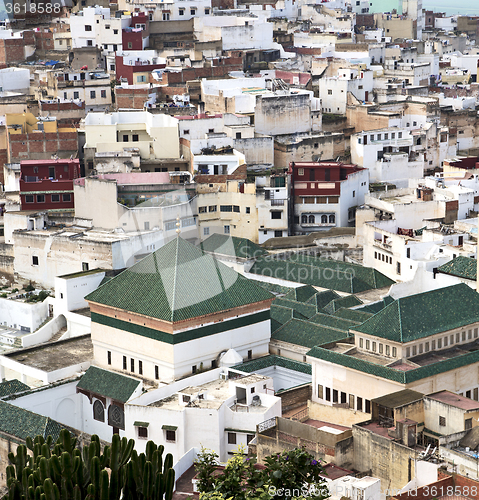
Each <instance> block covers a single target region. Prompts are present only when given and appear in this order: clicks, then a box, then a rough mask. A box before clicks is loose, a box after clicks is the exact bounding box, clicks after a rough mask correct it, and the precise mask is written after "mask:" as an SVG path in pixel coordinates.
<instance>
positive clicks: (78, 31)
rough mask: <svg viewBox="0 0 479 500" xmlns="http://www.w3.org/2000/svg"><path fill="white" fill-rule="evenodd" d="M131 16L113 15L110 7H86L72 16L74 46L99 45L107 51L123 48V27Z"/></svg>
mask: <svg viewBox="0 0 479 500" xmlns="http://www.w3.org/2000/svg"><path fill="white" fill-rule="evenodd" d="M130 19H131V16H125V15H123V16H121V17H111V15H110V9H109V8H108V7H100V6H98V5H97V6H96V7H85V8H84V9H83V10H82V11H80V12H78V13H77V14H72V15H71V16H70V31H71V38H72V47H73V48H74V49H78V48H83V47H99V48H101V49H102V50H105V51H113V52H116V51H117V50H121V49H122V33H121V31H122V29H123V28H126V27H127V26H129V22H130Z"/></svg>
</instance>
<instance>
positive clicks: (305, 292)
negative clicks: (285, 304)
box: [284, 285, 318, 302]
mask: <svg viewBox="0 0 479 500" xmlns="http://www.w3.org/2000/svg"><path fill="white" fill-rule="evenodd" d="M317 293H318V291H317V290H316V288H313V287H312V286H311V285H305V286H299V287H298V288H293V289H292V290H291V291H290V292H289V293H287V294H286V296H285V297H284V298H285V299H291V300H297V301H298V302H308V300H309V299H311V298H312V297H314V296H315V295H316V294H317Z"/></svg>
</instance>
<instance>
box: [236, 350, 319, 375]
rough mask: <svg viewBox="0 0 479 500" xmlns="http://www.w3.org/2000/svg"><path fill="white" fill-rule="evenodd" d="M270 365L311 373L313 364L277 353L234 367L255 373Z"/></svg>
mask: <svg viewBox="0 0 479 500" xmlns="http://www.w3.org/2000/svg"><path fill="white" fill-rule="evenodd" d="M270 366H281V367H283V368H288V369H289V370H294V371H295V372H301V373H306V374H308V375H311V365H310V364H309V363H303V362H301V361H295V360H293V359H289V358H285V357H283V356H277V355H275V354H270V355H269V356H263V357H262V358H257V359H253V360H251V361H246V362H245V363H241V364H239V365H236V366H233V367H232V368H233V369H235V370H240V371H242V372H246V373H253V372H257V371H259V370H263V369H264V368H268V367H270Z"/></svg>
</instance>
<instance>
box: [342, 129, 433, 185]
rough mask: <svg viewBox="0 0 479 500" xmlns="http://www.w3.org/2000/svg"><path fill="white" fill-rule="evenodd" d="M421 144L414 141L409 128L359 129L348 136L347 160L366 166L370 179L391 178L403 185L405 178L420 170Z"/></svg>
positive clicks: (380, 180)
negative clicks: (349, 144) (349, 151)
mask: <svg viewBox="0 0 479 500" xmlns="http://www.w3.org/2000/svg"><path fill="white" fill-rule="evenodd" d="M414 146H419V147H420V151H422V149H423V148H424V146H423V145H421V144H417V140H416V141H414V139H413V136H412V134H411V133H410V132H409V130H407V129H404V128H395V127H394V128H387V129H378V130H369V131H367V132H359V133H357V134H353V135H352V136H351V160H352V161H353V162H354V163H356V164H358V165H359V166H361V167H364V168H368V169H369V172H370V174H369V175H370V182H393V183H396V184H400V185H402V187H405V186H407V185H408V184H407V183H408V179H411V178H415V179H417V178H421V177H422V176H423V174H424V156H423V155H420V154H419V153H420V151H416V149H417V148H414Z"/></svg>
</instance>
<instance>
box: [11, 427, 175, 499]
mask: <svg viewBox="0 0 479 500" xmlns="http://www.w3.org/2000/svg"><path fill="white" fill-rule="evenodd" d="M134 445H135V442H134V440H133V439H130V440H129V441H128V440H127V439H126V438H123V439H120V437H119V436H118V435H117V434H115V435H114V436H113V439H112V444H111V446H105V448H104V450H103V453H102V452H101V446H100V440H99V438H98V436H95V435H94V436H92V438H91V443H90V445H89V446H84V447H83V449H82V450H80V449H79V448H77V439H76V438H73V437H72V436H71V434H70V433H69V432H68V431H67V430H66V429H63V430H62V431H61V432H60V436H59V438H58V440H57V442H56V443H55V444H54V445H53V439H52V437H51V436H49V437H48V439H46V440H45V439H44V438H43V437H42V436H36V437H35V438H34V439H32V438H30V437H29V438H27V439H26V446H25V445H20V446H19V447H18V448H17V451H16V454H14V453H9V455H8V458H9V461H10V465H9V466H8V467H7V487H8V494H7V495H6V496H5V497H3V499H4V500H7V499H8V500H36V499H39V500H60V499H61V500H120V498H121V499H123V500H126V499H136V500H160V499H163V498H164V499H165V500H171V498H172V495H173V486H174V482H175V471H174V469H173V468H172V466H173V457H172V455H171V454H170V453H169V454H167V455H166V457H165V459H164V461H163V451H164V447H163V446H156V445H155V444H154V443H153V442H152V441H148V443H147V445H146V453H141V454H140V455H138V454H137V453H136V451H135V450H134Z"/></svg>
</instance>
